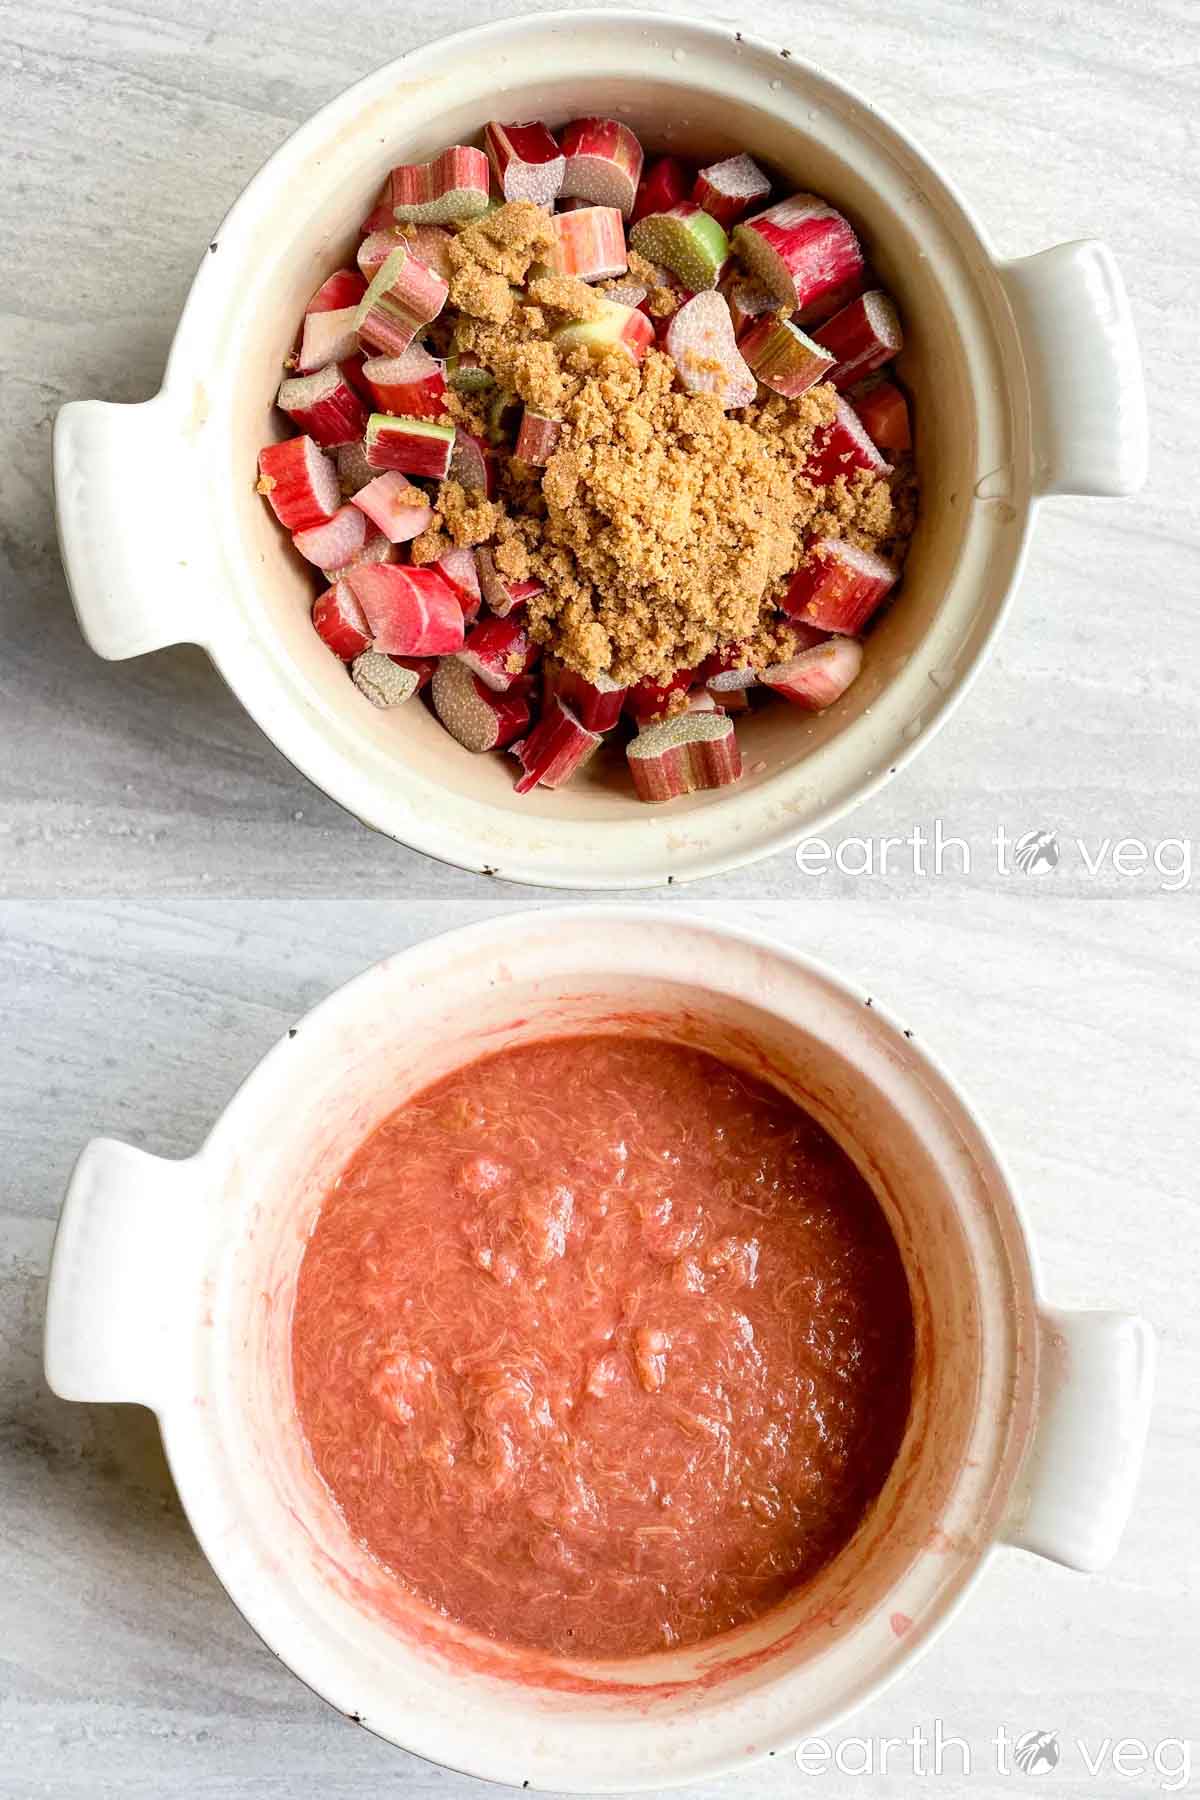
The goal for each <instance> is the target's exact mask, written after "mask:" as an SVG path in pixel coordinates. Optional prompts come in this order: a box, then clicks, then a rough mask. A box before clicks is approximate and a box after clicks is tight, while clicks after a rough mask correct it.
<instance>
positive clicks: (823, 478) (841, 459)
mask: <svg viewBox="0 0 1200 1800" xmlns="http://www.w3.org/2000/svg"><path fill="white" fill-rule="evenodd" d="M813 445H814V447H813V450H812V452H811V453H810V455H809V458H808V461H807V462H806V463H805V465H804V473H805V474H806V475H807V476H808V479H809V480H810V481H811V482H812V483H813V484H814V486H816V487H829V486H830V485H831V484H832V483H833V482H835V481H836V480H837V478H838V476H839V475H845V476H846V477H847V479H848V478H849V477H850V476H851V475H853V474H854V472H855V470H856V469H866V470H869V471H870V473H872V474H874V475H886V474H887V472H888V463H887V460H886V458H885V457H883V456H882V455H881V454H880V452H879V451H878V450H877V449H876V447H875V445H874V444H873V443H872V442H871V440H870V438H869V437H868V435H867V433H866V432H865V431H864V430H863V426H862V421H861V420H860V419H859V416H858V414H857V413H856V412H855V410H854V408H853V407H852V406H851V405H850V403H849V401H847V400H846V399H844V398H843V397H842V395H840V394H839V395H838V401H837V411H836V413H835V414H834V417H833V419H832V420H831V422H830V423H829V424H828V425H822V426H821V427H820V428H819V430H818V431H817V433H816V434H815V436H814V440H813Z"/></svg>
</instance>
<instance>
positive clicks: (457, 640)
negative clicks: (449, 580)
mask: <svg viewBox="0 0 1200 1800" xmlns="http://www.w3.org/2000/svg"><path fill="white" fill-rule="evenodd" d="M346 581H347V584H348V585H349V587H350V588H351V590H352V592H353V594H354V598H355V599H356V600H357V601H358V603H359V605H360V606H361V607H362V609H363V612H364V613H365V614H366V616H367V624H368V625H369V626H370V630H371V636H372V638H373V639H374V640H375V648H376V649H377V650H382V651H385V652H386V653H387V654H388V655H389V656H454V655H456V654H457V653H458V651H460V650H461V649H462V647H463V636H464V632H463V614H462V607H461V606H460V605H459V601H458V595H457V594H456V593H455V592H454V591H453V589H452V588H450V587H448V586H447V584H446V583H445V582H444V581H443V580H442V578H441V576H440V575H439V574H438V573H437V571H436V570H435V569H416V568H401V567H399V566H398V565H397V564H394V563H393V564H384V565H383V566H381V567H377V568H359V569H351V571H350V573H349V574H348V575H347V576H346Z"/></svg>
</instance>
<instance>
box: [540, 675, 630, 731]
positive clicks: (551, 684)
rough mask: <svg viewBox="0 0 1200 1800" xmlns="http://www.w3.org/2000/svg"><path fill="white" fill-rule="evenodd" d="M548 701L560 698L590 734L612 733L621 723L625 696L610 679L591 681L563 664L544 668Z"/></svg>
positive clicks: (621, 688) (605, 677)
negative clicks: (555, 697) (593, 732)
mask: <svg viewBox="0 0 1200 1800" xmlns="http://www.w3.org/2000/svg"><path fill="white" fill-rule="evenodd" d="M544 671H545V693H546V698H547V699H550V697H551V696H552V695H554V694H557V695H558V697H559V699H560V700H563V701H565V702H566V704H567V705H568V706H569V707H570V708H571V711H572V712H573V713H574V714H575V715H576V717H577V718H578V720H579V723H580V724H581V725H583V726H585V727H586V728H587V730H588V731H611V730H612V729H613V727H614V726H615V725H616V724H617V723H618V722H619V720H620V717H621V712H622V709H623V708H624V705H625V692H626V690H625V689H624V688H623V687H618V686H617V684H616V682H615V681H613V679H612V678H611V676H609V675H605V674H603V673H601V674H599V675H597V677H596V679H595V681H588V680H587V678H586V676H583V675H580V674H579V673H578V671H577V670H575V669H568V668H567V667H566V665H565V664H564V663H558V662H547V663H545V664H544Z"/></svg>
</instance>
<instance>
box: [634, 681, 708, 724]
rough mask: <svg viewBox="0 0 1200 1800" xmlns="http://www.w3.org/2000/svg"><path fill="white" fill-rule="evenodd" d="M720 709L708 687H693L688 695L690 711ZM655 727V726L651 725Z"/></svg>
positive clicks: (699, 711)
mask: <svg viewBox="0 0 1200 1800" xmlns="http://www.w3.org/2000/svg"><path fill="white" fill-rule="evenodd" d="M719 710H720V709H719V708H718V706H717V703H716V701H715V699H714V698H713V696H712V695H711V694H710V693H709V691H708V689H707V688H692V690H691V692H690V693H689V694H688V697H687V711H688V712H690V713H711V712H717V711H719ZM651 729H653V727H651Z"/></svg>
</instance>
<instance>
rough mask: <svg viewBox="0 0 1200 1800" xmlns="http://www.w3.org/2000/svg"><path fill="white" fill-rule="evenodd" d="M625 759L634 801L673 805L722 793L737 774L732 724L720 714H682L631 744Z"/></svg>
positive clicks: (642, 733) (738, 757)
mask: <svg viewBox="0 0 1200 1800" xmlns="http://www.w3.org/2000/svg"><path fill="white" fill-rule="evenodd" d="M625 755H626V758H627V760H628V763H629V770H630V773H631V775H632V776H633V785H634V787H635V788H636V789H637V796H638V799H639V800H647V801H660V800H677V799H679V798H680V797H681V796H682V795H683V794H694V793H697V792H699V790H700V789H702V788H721V787H727V786H728V785H729V783H730V782H733V781H736V780H737V779H738V777H739V776H740V775H741V772H742V754H741V751H740V750H739V749H738V741H737V733H736V732H735V730H734V728H733V720H732V719H729V718H727V717H726V716H725V714H724V713H723V712H687V713H681V714H680V715H679V717H677V718H674V719H668V720H667V721H666V723H665V724H662V725H650V726H647V727H646V729H645V730H643V731H639V732H638V734H637V736H636V737H635V738H631V739H630V741H629V743H628V745H627V746H626V750H625Z"/></svg>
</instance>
